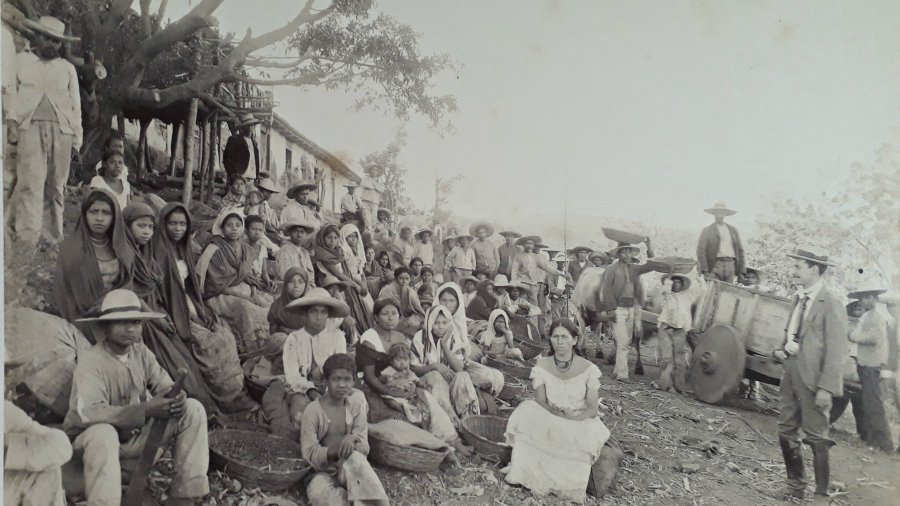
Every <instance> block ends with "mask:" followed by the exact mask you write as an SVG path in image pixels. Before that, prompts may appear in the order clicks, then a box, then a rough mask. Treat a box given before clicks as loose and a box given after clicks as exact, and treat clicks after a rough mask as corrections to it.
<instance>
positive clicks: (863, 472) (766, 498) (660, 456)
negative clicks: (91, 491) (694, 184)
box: [5, 193, 900, 506]
mask: <svg viewBox="0 0 900 506" xmlns="http://www.w3.org/2000/svg"><path fill="white" fill-rule="evenodd" d="M77 209H78V200H77V198H76V197H75V195H74V193H73V194H70V195H67V206H66V211H67V213H66V218H67V219H66V222H67V223H66V224H67V227H66V230H67V233H68V232H70V231H71V229H72V227H73V224H74V217H75V216H76V215H77V212H78V211H77ZM55 264H56V254H55V252H53V251H50V252H40V251H38V252H31V253H30V254H23V255H20V256H19V257H18V258H11V257H9V256H7V265H6V277H5V287H6V303H7V304H19V305H23V306H27V307H32V308H35V309H39V310H45V311H52V303H51V294H52V275H53V272H54V269H55ZM642 352H643V353H642V355H643V358H644V364H645V370H646V374H647V375H646V376H642V377H637V378H634V379H632V380H630V381H629V382H626V383H622V382H617V381H614V380H612V379H611V378H612V371H611V367H610V366H607V365H605V364H600V365H601V369H602V370H603V373H604V378H603V382H602V386H601V391H600V395H601V398H602V402H601V409H602V417H603V421H604V423H605V424H606V425H607V427H609V429H610V431H611V432H612V434H613V437H615V438H617V439H618V441H619V442H620V443H621V446H622V448H623V450H625V453H626V456H625V459H624V461H623V463H622V466H621V468H620V470H619V475H618V479H617V484H616V485H615V486H614V487H613V489H612V490H611V491H610V493H609V494H608V495H607V496H606V497H604V498H603V499H602V500H600V499H596V498H593V497H589V498H588V500H587V504H628V505H654V504H660V505H662V504H666V505H670V504H677V505H682V504H683V505H688V504H690V505H701V504H709V505H713V504H729V505H731V506H743V505H748V506H750V505H767V504H783V503H784V501H783V499H782V490H783V484H784V466H783V464H782V459H781V454H780V450H779V448H778V444H777V435H776V430H777V429H776V416H777V398H778V391H777V387H769V386H764V389H763V392H764V395H763V399H762V400H761V401H759V402H750V401H744V400H739V399H732V400H731V401H729V402H727V403H726V404H724V405H719V406H712V405H708V404H704V403H701V402H699V401H696V400H694V399H692V398H687V397H684V396H681V395H678V394H674V393H667V392H660V391H656V390H654V389H653V388H652V387H651V386H650V381H651V380H652V379H654V378H655V377H656V375H657V374H658V369H657V368H656V367H655V366H654V365H653V364H655V346H654V343H653V341H652V340H651V341H650V342H649V343H645V345H643V346H642ZM885 400H886V406H887V410H888V413H889V417H890V420H891V425H892V431H893V433H894V434H895V435H897V434H900V414H898V411H897V407H896V406H895V405H894V403H893V400H892V399H891V398H890V397H886V399H885ZM850 411H851V410H850V409H848V410H847V412H846V413H845V414H844V416H843V417H842V418H841V419H840V420H838V422H837V423H836V424H835V430H834V432H833V436H834V439H835V440H836V441H837V446H836V447H835V448H834V449H833V450H832V452H831V455H832V479H834V480H838V481H841V482H842V483H844V484H845V485H846V486H847V488H848V492H847V493H846V495H842V496H839V497H834V498H831V499H830V500H825V499H819V500H818V501H817V502H816V503H817V504H835V505H850V504H872V505H882V504H884V505H888V504H900V499H898V497H900V495H898V494H900V490H898V486H900V455H898V454H892V455H886V454H884V453H879V452H877V451H875V450H872V449H868V448H866V447H864V446H863V445H861V444H860V441H859V439H858V437H857V436H856V434H855V430H854V427H855V425H854V421H853V415H852V413H851V412H850ZM805 458H806V468H807V476H808V481H809V482H810V484H809V486H808V490H809V492H810V493H811V492H812V487H813V484H812V463H811V452H810V451H809V450H808V448H806V449H805ZM461 461H462V463H461V466H459V467H456V468H451V469H447V470H443V471H441V472H437V473H427V474H412V473H405V472H400V471H395V470H390V469H383V468H377V469H376V470H377V472H378V474H379V476H380V477H381V479H382V481H383V483H384V485H385V488H386V489H387V491H388V494H389V496H390V497H391V501H392V503H394V504H410V505H424V504H435V505H437V504H441V505H444V504H472V505H476V504H479V505H519V504H522V505H543V504H547V505H551V504H552V505H555V504H559V503H560V501H558V500H557V499H555V498H552V497H544V498H542V497H534V496H533V495H532V494H531V493H530V492H529V491H528V490H526V489H523V488H520V487H511V486H508V485H506V484H505V483H504V482H503V476H502V474H501V473H500V472H499V466H497V465H494V464H491V463H489V462H486V461H482V460H481V459H480V458H479V457H477V456H473V457H462V458H461ZM170 470H171V462H168V461H166V460H165V459H164V460H163V461H162V462H160V463H159V464H158V465H157V469H156V470H155V471H154V472H153V474H152V475H151V483H152V484H153V485H154V487H155V488H157V489H158V491H160V492H161V491H162V490H163V489H164V488H165V487H166V486H167V483H168V479H167V477H166V474H168V472H169V471H170ZM210 476H211V482H212V494H211V495H210V496H209V498H208V499H207V500H206V501H205V504H209V505H213V504H215V505H222V504H227V505H241V506H245V505H253V506H257V505H259V506H262V505H266V504H282V505H286V504H291V503H297V504H305V498H304V497H303V493H302V491H300V490H292V491H290V492H288V493H285V494H281V495H269V494H263V493H260V492H259V491H254V490H246V489H243V487H241V490H240V491H239V492H238V491H237V487H236V486H235V484H234V483H233V482H232V480H230V479H228V478H227V477H226V476H224V475H223V474H221V473H220V472H218V471H211V472H210ZM229 487H231V490H229Z"/></svg>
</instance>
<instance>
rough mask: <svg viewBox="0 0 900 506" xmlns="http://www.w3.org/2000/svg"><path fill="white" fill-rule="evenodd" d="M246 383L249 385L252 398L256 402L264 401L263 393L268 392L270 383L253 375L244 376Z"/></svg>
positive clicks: (248, 390) (248, 391)
mask: <svg viewBox="0 0 900 506" xmlns="http://www.w3.org/2000/svg"><path fill="white" fill-rule="evenodd" d="M244 384H245V385H247V393H248V394H249V395H250V398H251V399H253V400H254V401H256V402H262V398H263V394H264V393H266V388H268V387H269V384H268V383H266V382H262V381H259V380H258V379H256V378H254V377H251V376H244Z"/></svg>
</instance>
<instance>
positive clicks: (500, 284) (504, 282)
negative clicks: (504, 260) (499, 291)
mask: <svg viewBox="0 0 900 506" xmlns="http://www.w3.org/2000/svg"><path fill="white" fill-rule="evenodd" d="M507 287H509V279H507V277H506V274H497V275H496V276H494V288H507Z"/></svg>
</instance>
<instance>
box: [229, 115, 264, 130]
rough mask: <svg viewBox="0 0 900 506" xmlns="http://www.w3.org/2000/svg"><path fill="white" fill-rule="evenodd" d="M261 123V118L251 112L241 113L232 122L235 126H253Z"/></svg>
mask: <svg viewBox="0 0 900 506" xmlns="http://www.w3.org/2000/svg"><path fill="white" fill-rule="evenodd" d="M259 123H262V120H261V119H259V118H257V117H256V116H254V115H253V113H250V112H245V113H241V114H240V115H239V116H238V118H237V120H235V122H234V126H235V128H241V127H246V126H253V125H256V124H259Z"/></svg>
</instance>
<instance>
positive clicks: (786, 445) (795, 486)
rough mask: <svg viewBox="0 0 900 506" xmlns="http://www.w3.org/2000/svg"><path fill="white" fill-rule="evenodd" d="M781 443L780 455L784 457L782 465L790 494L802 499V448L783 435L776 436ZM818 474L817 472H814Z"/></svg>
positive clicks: (803, 486) (803, 492)
mask: <svg viewBox="0 0 900 506" xmlns="http://www.w3.org/2000/svg"><path fill="white" fill-rule="evenodd" d="M778 442H779V443H780V444H781V455H782V456H783V457H784V467H785V469H786V470H787V483H788V488H790V495H791V496H792V497H795V498H797V499H803V498H804V495H805V493H806V480H805V479H804V472H803V449H802V448H801V447H800V445H799V444H796V443H794V442H793V441H791V440H790V439H788V438H786V437H784V436H778ZM816 476H818V473H816Z"/></svg>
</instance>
